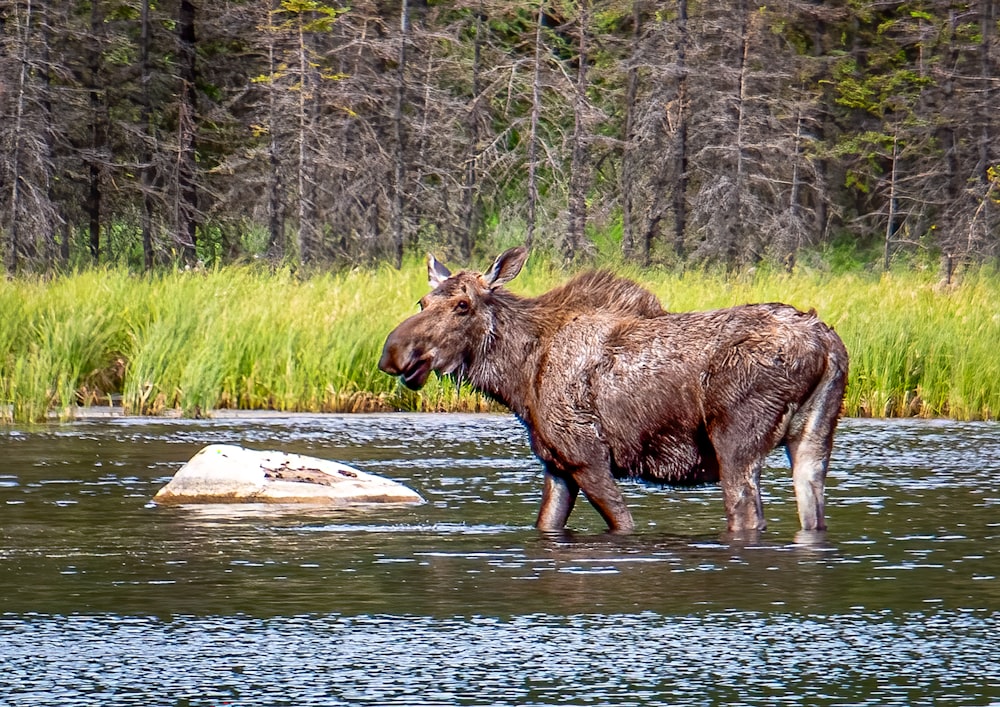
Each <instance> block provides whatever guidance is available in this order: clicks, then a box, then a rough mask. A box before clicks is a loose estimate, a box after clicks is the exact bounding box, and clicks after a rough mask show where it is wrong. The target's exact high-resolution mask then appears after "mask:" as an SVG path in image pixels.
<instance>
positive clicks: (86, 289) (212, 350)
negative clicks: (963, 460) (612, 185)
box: [0, 237, 1000, 421]
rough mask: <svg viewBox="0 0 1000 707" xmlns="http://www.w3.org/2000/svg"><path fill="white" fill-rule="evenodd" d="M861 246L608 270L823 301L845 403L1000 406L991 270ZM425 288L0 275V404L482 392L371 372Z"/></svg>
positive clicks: (675, 285) (690, 299) (313, 402)
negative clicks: (908, 265) (752, 266)
mask: <svg viewBox="0 0 1000 707" xmlns="http://www.w3.org/2000/svg"><path fill="white" fill-rule="evenodd" d="M609 238H611V237H609ZM853 254H854V251H850V250H849V249H847V250H845V251H844V252H843V253H841V254H839V255H837V256H836V257H835V258H834V257H831V260H830V262H831V263H833V267H834V268H835V269H837V270H838V271H839V272H838V273H837V274H833V273H831V272H830V269H829V268H826V269H820V268H817V269H811V270H803V271H801V272H798V273H796V274H793V275H789V274H787V273H784V272H778V271H775V270H772V269H771V268H769V267H766V266H761V267H758V268H757V269H756V270H754V271H752V272H746V273H743V274H741V275H735V276H734V275H726V274H725V273H724V272H722V271H718V272H713V271H687V272H667V271H658V270H640V269H638V268H636V267H635V266H628V265H622V264H618V265H615V266H614V269H616V270H617V271H619V272H620V273H621V274H623V275H625V276H627V277H631V278H633V279H635V280H637V281H639V282H642V283H644V284H645V285H646V286H648V287H649V288H650V289H651V290H652V291H654V292H655V293H656V294H657V295H658V296H659V297H660V298H661V300H662V301H663V302H664V304H665V305H666V306H667V307H668V308H670V309H671V310H674V311H683V310H690V309H707V308H713V307H723V306H729V305H734V304H739V303H743V302H752V301H775V300H778V301H786V302H789V303H790V304H793V305H795V306H798V307H800V308H802V309H809V308H815V309H816V310H817V311H818V312H819V314H820V316H821V317H823V319H824V320H825V321H827V322H828V323H829V324H831V325H832V326H834V327H835V328H836V329H837V331H838V332H839V333H840V335H841V336H842V337H843V339H844V341H845V343H846V344H847V348H848V350H849V351H850V353H851V372H850V381H849V385H848V394H847V401H846V410H847V414H848V415H855V416H857V415H864V416H868V415H870V416H904V415H921V416H929V417H930V416H950V417H954V418H958V419H980V418H994V419H995V418H998V417H1000V359H998V358H997V356H996V352H997V351H998V350H1000V317H998V316H997V315H996V314H995V313H994V312H993V310H992V309H990V308H988V307H983V306H982V303H983V302H995V301H997V300H998V299H1000V274H998V273H997V272H995V271H992V270H985V269H983V270H975V271H970V272H967V273H966V274H965V276H964V279H963V280H962V282H961V283H960V284H958V285H956V286H952V287H942V286H938V285H937V284H936V283H935V281H934V278H933V277H931V276H930V275H928V274H925V273H923V272H919V271H916V270H914V271H900V272H890V273H886V274H884V275H872V274H870V273H867V272H864V271H863V270H858V269H857V268H856V267H854V268H852V267H851V266H850V263H851V261H852V257H853ZM827 255H830V254H829V253H828V254H827ZM483 260H484V261H486V260H488V258H484V259H483ZM833 261H837V262H840V263H841V264H840V265H839V266H836V264H835V263H834V262H833ZM855 262H856V261H855ZM479 264H480V265H485V264H486V262H483V263H479ZM567 276H568V274H567V272H566V271H565V269H564V268H563V267H562V266H561V264H560V261H559V260H557V259H554V258H547V257H542V256H539V255H538V254H537V253H536V254H534V255H533V256H532V258H531V259H530V260H529V261H528V264H527V266H526V267H525V270H524V272H523V273H522V275H521V276H520V277H519V278H518V279H517V280H515V281H514V283H513V289H515V291H517V292H519V293H522V294H525V295H535V294H539V293H541V292H543V291H545V290H547V289H549V288H551V287H552V286H554V285H556V284H558V283H560V282H563V281H564V280H565V279H566V277H567ZM426 286H427V285H426V278H425V271H424V267H423V263H422V261H421V260H418V259H416V258H413V257H411V258H409V259H408V260H407V261H406V263H405V264H404V268H403V269H402V270H400V271H397V270H394V269H392V268H389V267H379V268H374V269H365V270H352V271H347V272H342V273H337V274H318V275H315V276H313V277H311V278H308V279H300V278H298V277H296V276H295V275H293V274H292V273H291V272H290V271H288V270H278V271H271V270H267V269H263V268H256V267H228V268H220V269H216V270H211V271H207V272H183V271H174V272H169V273H164V274H160V275H157V276H153V277H142V278H140V277H136V276H133V275H130V274H128V272H127V271H125V270H123V269H100V270H90V271H85V272H80V273H73V274H67V275H65V276H60V277H57V278H54V279H51V280H41V279H30V278H29V279H16V280H7V281H4V282H0V418H2V419H6V420H7V421H11V420H17V421H36V420H42V419H44V418H46V417H47V416H48V415H50V414H52V413H55V414H57V415H59V416H61V417H70V416H72V415H73V414H74V410H75V409H76V406H78V405H91V404H107V403H108V401H109V400H110V399H111V398H110V396H115V400H117V399H118V396H120V404H121V406H122V407H123V408H124V409H125V410H126V411H127V412H129V413H132V414H158V413H163V412H165V411H168V410H177V411H179V412H180V413H181V414H185V415H201V414H207V413H209V412H210V411H211V410H212V409H217V408H240V409H270V410H281V411H312V412H332V411H364V410H396V409H400V410H482V409H486V408H489V407H490V405H489V403H487V402H486V401H485V400H483V399H482V398H481V397H480V396H478V395H477V394H476V393H474V392H473V391H471V390H468V389H464V388H462V389H459V388H457V387H456V386H455V385H454V383H452V382H451V381H448V380H436V379H433V378H432V380H431V383H430V384H429V385H428V387H427V388H426V389H425V390H424V391H422V392H421V393H419V394H418V393H413V392H411V391H407V390H404V389H402V388H401V387H400V386H399V385H398V384H397V382H396V381H395V380H393V379H391V378H390V377H389V376H386V375H384V374H383V373H381V372H380V371H379V370H378V368H377V362H378V358H379V355H380V352H381V346H382V342H383V341H384V338H385V335H386V334H387V333H388V331H390V330H391V329H392V328H393V327H394V326H395V325H396V324H397V323H398V322H399V321H401V320H402V319H403V318H405V317H406V316H408V315H410V314H412V313H413V312H415V311H416V302H417V300H418V299H419V298H420V297H421V296H422V294H424V292H425V291H426Z"/></svg>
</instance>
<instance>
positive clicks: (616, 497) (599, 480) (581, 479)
mask: <svg viewBox="0 0 1000 707" xmlns="http://www.w3.org/2000/svg"><path fill="white" fill-rule="evenodd" d="M573 479H574V480H575V481H576V483H577V484H578V485H579V486H580V490H582V491H583V493H584V494H585V495H586V496H587V500H588V501H590V505H592V506H593V507H594V508H595V509H597V512H598V513H600V514H601V517H602V518H603V519H604V522H605V523H607V524H608V530H610V531H611V532H612V533H631V532H632V531H633V530H635V522H634V521H633V520H632V513H631V512H630V511H629V509H628V506H627V505H626V504H625V497H624V496H622V491H621V489H620V488H618V484H617V483H615V480H614V478H613V477H612V476H611V471H610V468H604V469H598V468H593V467H588V468H586V469H582V470H580V471H578V472H576V473H575V474H573Z"/></svg>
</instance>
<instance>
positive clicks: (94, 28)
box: [86, 0, 107, 263]
mask: <svg viewBox="0 0 1000 707" xmlns="http://www.w3.org/2000/svg"><path fill="white" fill-rule="evenodd" d="M103 25H104V17H103V14H102V13H101V3H100V0H93V2H92V3H91V5H90V31H91V33H92V36H91V38H90V40H89V41H90V45H91V47H90V51H89V56H88V61H89V65H90V67H89V68H90V150H91V155H90V160H89V165H88V171H89V177H90V187H89V190H88V193H87V204H86V210H87V216H88V220H89V231H90V257H91V258H92V259H93V261H94V262H95V263H96V262H98V259H99V257H100V251H101V167H100V160H101V159H102V154H103V152H104V148H105V143H106V142H107V129H106V126H105V124H104V115H103V105H102V104H103V99H102V97H101V86H102V81H101V77H100V71H101V51H100V44H101V41H100V38H101V37H102V36H103V31H104V30H103Z"/></svg>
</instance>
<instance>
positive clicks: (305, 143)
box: [297, 11, 314, 263]
mask: <svg viewBox="0 0 1000 707" xmlns="http://www.w3.org/2000/svg"><path fill="white" fill-rule="evenodd" d="M303 14H304V11H303V12H299V13H298V15H297V22H298V24H297V30H298V43H299V105H298V109H299V160H298V190H299V212H298V222H299V223H298V228H299V231H298V233H299V238H298V240H299V260H300V261H301V262H302V263H309V262H311V261H312V259H313V256H314V253H313V249H314V243H313V241H314V239H313V237H312V225H313V224H312V218H311V216H310V214H311V209H310V208H309V202H310V196H311V194H310V188H309V179H308V176H307V172H306V170H308V169H309V161H308V154H309V149H308V148H309V133H310V130H309V127H310V126H309V115H308V112H307V105H308V104H309V93H310V91H311V90H313V87H312V82H311V81H310V74H311V73H312V69H311V68H310V66H309V57H308V54H307V50H306V39H305V26H304V25H305V18H304V17H303Z"/></svg>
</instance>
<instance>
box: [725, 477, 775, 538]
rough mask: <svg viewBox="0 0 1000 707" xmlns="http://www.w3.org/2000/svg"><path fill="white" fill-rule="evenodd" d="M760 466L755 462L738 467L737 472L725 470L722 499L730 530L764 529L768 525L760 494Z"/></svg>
mask: <svg viewBox="0 0 1000 707" xmlns="http://www.w3.org/2000/svg"><path fill="white" fill-rule="evenodd" d="M760 468H761V464H760V463H759V462H755V463H753V464H750V465H746V466H744V467H743V468H740V469H736V470H735V471H736V473H727V472H723V475H722V478H721V482H722V500H723V503H724V504H725V507H726V520H727V522H728V526H729V530H730V531H733V532H736V531H743V530H764V529H765V528H766V527H767V521H766V520H765V519H764V503H763V501H762V500H761V495H760ZM732 471H734V470H733V469H730V470H729V472H732Z"/></svg>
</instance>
